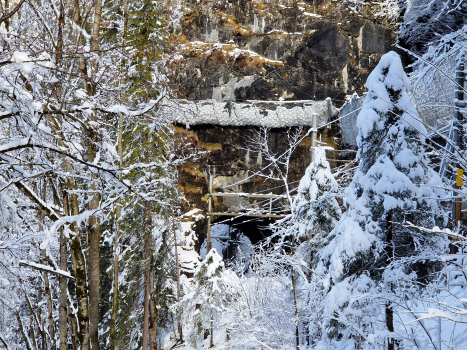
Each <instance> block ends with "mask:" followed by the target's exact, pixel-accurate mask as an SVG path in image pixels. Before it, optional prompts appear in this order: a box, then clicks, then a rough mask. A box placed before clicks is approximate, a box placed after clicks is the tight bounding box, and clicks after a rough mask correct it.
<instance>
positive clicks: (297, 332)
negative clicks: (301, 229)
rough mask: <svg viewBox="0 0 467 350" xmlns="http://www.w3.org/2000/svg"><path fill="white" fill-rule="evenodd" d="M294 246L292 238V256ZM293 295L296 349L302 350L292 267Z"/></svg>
mask: <svg viewBox="0 0 467 350" xmlns="http://www.w3.org/2000/svg"><path fill="white" fill-rule="evenodd" d="M293 245H294V239H293V237H292V242H291V245H290V247H291V251H292V254H293V248H294V247H293ZM291 272H292V293H293V302H294V309H295V322H296V324H295V346H296V349H297V350H299V349H300V332H299V329H298V306H297V291H296V288H295V277H294V272H295V271H294V268H293V266H292V270H291Z"/></svg>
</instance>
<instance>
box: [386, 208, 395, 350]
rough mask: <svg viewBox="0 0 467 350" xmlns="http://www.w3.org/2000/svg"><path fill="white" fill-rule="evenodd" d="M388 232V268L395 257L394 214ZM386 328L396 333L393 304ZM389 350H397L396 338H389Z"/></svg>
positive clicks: (387, 314)
mask: <svg viewBox="0 0 467 350" xmlns="http://www.w3.org/2000/svg"><path fill="white" fill-rule="evenodd" d="M387 221H388V225H389V226H388V230H387V237H386V241H387V246H386V259H387V260H386V266H387V265H389V264H390V263H391V260H392V258H393V257H394V248H393V228H394V227H393V224H392V213H391V212H389V213H388V219H387ZM386 327H387V328H388V331H389V332H394V310H393V307H392V303H391V302H387V303H386ZM388 350H395V340H394V338H392V337H390V338H388Z"/></svg>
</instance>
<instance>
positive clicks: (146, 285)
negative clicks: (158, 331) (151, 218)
mask: <svg viewBox="0 0 467 350" xmlns="http://www.w3.org/2000/svg"><path fill="white" fill-rule="evenodd" d="M144 206H145V209H144V210H145V217H144V221H145V225H144V226H145V228H146V223H147V220H148V218H147V215H148V214H149V213H148V211H149V203H148V202H145V203H144ZM144 231H145V232H144V256H145V267H144V312H143V347H142V350H147V349H148V334H149V292H150V290H149V266H148V265H149V264H150V261H149V259H148V256H149V237H148V232H147V230H144Z"/></svg>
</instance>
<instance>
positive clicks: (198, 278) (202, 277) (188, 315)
mask: <svg viewBox="0 0 467 350" xmlns="http://www.w3.org/2000/svg"><path fill="white" fill-rule="evenodd" d="M223 275H224V261H223V260H222V257H221V256H220V255H219V254H218V253H217V251H216V249H215V248H212V249H211V250H210V251H209V252H208V254H207V255H206V259H204V260H203V261H202V262H201V264H200V265H199V266H198V268H197V269H196V271H195V276H194V282H195V285H194V288H193V289H192V290H191V291H190V292H189V293H187V294H186V295H185V296H184V297H183V298H182V299H181V301H180V303H179V307H182V308H183V312H184V319H185V320H192V324H191V325H189V324H188V325H187V326H188V327H189V329H188V338H189V340H190V342H191V343H192V345H193V346H195V347H196V348H198V346H199V345H200V344H201V343H202V341H203V337H204V335H207V334H210V335H211V336H212V332H213V328H214V326H215V325H217V322H218V319H219V316H220V315H221V312H222V311H223V310H224V298H225V295H226V290H225V289H226V288H227V286H226V284H225V283H224V281H223ZM211 342H212V340H211Z"/></svg>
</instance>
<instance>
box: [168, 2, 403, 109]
mask: <svg viewBox="0 0 467 350" xmlns="http://www.w3.org/2000/svg"><path fill="white" fill-rule="evenodd" d="M177 3H178V2H176V1H175V0H166V2H165V6H166V8H167V9H171V11H173V9H174V8H177V5H176V4H177ZM178 10H179V11H180V13H181V17H180V19H179V20H178V21H176V22H175V23H174V24H173V25H172V27H171V28H169V30H170V31H171V33H172V39H173V43H174V45H173V52H172V56H171V58H170V59H169V60H168V63H167V65H168V67H169V70H168V71H169V74H170V75H169V77H170V85H171V87H172V88H173V90H174V91H176V93H177V94H178V97H180V98H187V99H194V100H203V99H212V98H214V99H216V100H218V101H222V100H233V99H235V100H236V101H243V100H247V99H249V100H254V99H258V100H279V99H287V100H289V99H290V100H297V99H303V100H310V99H311V100H323V99H325V98H326V97H331V98H332V99H333V103H334V104H336V105H341V104H342V102H343V101H344V97H345V95H347V94H352V93H353V92H358V93H362V92H363V91H364V90H365V88H364V83H365V81H366V78H367V76H368V74H369V72H371V70H372V69H373V68H374V66H375V65H376V64H377V62H378V60H379V58H380V56H381V55H382V54H384V53H386V52H387V51H389V50H390V49H391V45H392V44H393V42H394V41H395V39H396V31H395V26H394V25H393V24H391V23H390V22H389V21H388V20H387V19H386V18H383V17H381V16H379V17H378V16H377V15H375V13H377V12H378V3H377V2H376V3H375V2H372V3H368V4H364V5H362V6H361V8H360V9H359V10H358V11H356V10H355V8H351V7H348V5H346V2H345V1H331V0H315V1H309V0H308V1H301V2H300V1H291V0H262V1H259V0H199V1H197V0H184V1H182V2H181V3H180V5H179V7H178Z"/></svg>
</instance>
